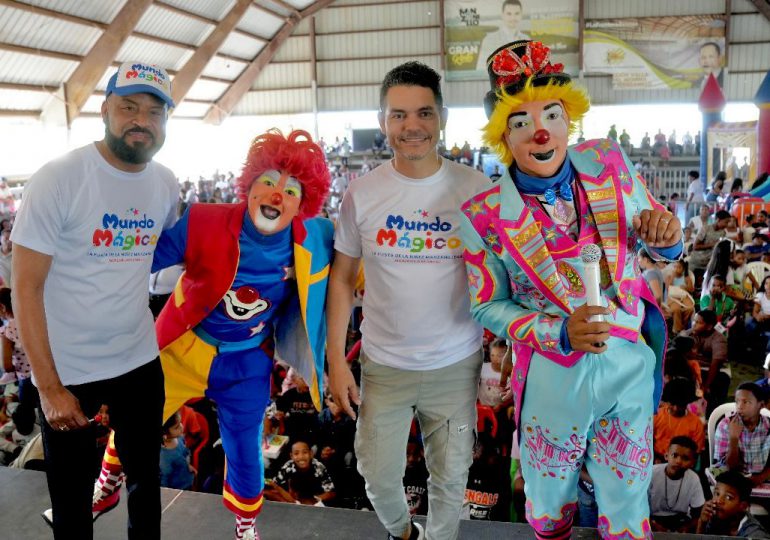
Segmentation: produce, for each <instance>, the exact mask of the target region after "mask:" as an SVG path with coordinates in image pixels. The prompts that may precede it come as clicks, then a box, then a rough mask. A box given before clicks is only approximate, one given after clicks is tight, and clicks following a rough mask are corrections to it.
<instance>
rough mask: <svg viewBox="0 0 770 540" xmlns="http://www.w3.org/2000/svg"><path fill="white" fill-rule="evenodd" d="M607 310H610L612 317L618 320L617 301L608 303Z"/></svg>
mask: <svg viewBox="0 0 770 540" xmlns="http://www.w3.org/2000/svg"><path fill="white" fill-rule="evenodd" d="M607 309H609V310H610V314H611V315H612V318H613V319H617V318H618V304H617V303H616V302H615V300H609V301H608V302H607Z"/></svg>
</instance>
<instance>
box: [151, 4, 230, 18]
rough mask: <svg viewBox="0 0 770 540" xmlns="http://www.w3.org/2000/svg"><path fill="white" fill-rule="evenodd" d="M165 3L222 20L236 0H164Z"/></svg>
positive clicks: (202, 15)
mask: <svg viewBox="0 0 770 540" xmlns="http://www.w3.org/2000/svg"><path fill="white" fill-rule="evenodd" d="M163 3H165V4H169V5H171V6H174V7H177V8H179V9H183V10H185V11H189V12H191V13H195V14H196V15H200V16H201V17H206V18H208V19H213V20H215V21H221V20H222V19H224V17H225V15H227V13H228V12H229V11H230V10H231V9H232V8H233V6H234V5H235V0H216V1H212V0H163Z"/></svg>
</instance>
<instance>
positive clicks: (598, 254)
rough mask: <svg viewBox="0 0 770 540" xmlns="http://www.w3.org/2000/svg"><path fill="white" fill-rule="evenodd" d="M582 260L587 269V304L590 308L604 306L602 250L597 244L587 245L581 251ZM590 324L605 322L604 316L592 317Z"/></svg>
mask: <svg viewBox="0 0 770 540" xmlns="http://www.w3.org/2000/svg"><path fill="white" fill-rule="evenodd" d="M580 258H581V259H582V261H583V267H584V269H585V288H586V303H587V304H588V305H589V306H599V307H601V306H602V290H601V286H600V285H599V283H600V282H601V271H600V270H599V261H600V260H601V258H602V250H601V248H600V247H599V246H597V245H596V244H587V245H585V246H583V247H582V248H581V249H580ZM588 320H589V321H590V322H604V317H603V316H602V315H592V316H591V317H590V318H589V319H588Z"/></svg>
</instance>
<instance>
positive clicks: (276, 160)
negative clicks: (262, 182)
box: [235, 128, 331, 219]
mask: <svg viewBox="0 0 770 540" xmlns="http://www.w3.org/2000/svg"><path fill="white" fill-rule="evenodd" d="M271 169H274V170H276V171H287V172H288V173H289V174H290V175H291V176H293V177H294V178H296V179H297V180H299V182H300V184H302V202H301V203H300V205H299V213H298V214H297V217H299V218H300V219H306V218H310V217H314V216H316V215H318V213H319V212H320V211H321V208H322V207H323V204H324V202H325V201H326V197H327V195H328V194H329V186H330V184H331V176H330V175H329V168H328V167H327V166H326V157H325V156H324V153H323V150H321V147H319V146H318V145H317V144H316V143H314V142H313V140H312V139H311V137H310V134H309V133H308V132H307V131H302V130H300V129H297V130H294V131H292V132H291V133H289V136H288V137H284V136H283V133H281V132H280V131H279V130H278V129H275V128H273V129H270V130H268V131H267V133H263V134H262V135H257V137H256V138H255V139H254V140H253V141H252V142H251V148H249V153H248V154H247V156H246V163H244V164H243V171H242V172H241V176H240V177H239V178H238V180H236V188H235V189H236V194H237V195H238V198H239V199H240V200H242V201H245V200H246V199H247V198H248V195H249V189H251V185H252V184H253V183H254V181H255V180H256V179H257V178H259V177H260V175H261V174H262V173H264V172H265V171H269V170H271Z"/></svg>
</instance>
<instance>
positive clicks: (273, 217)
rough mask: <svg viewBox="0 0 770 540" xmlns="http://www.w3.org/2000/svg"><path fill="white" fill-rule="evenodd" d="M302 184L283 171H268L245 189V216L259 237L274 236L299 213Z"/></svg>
mask: <svg viewBox="0 0 770 540" xmlns="http://www.w3.org/2000/svg"><path fill="white" fill-rule="evenodd" d="M300 202H302V184H300V183H299V180H297V179H296V178H294V177H292V176H289V173H288V172H286V171H276V170H272V169H271V170H269V171H265V172H263V173H262V174H261V175H260V176H259V178H257V179H256V180H254V183H253V184H251V188H250V189H249V215H250V216H251V219H252V221H253V222H254V226H256V228H257V230H258V231H259V232H261V233H262V234H275V233H277V232H279V231H282V230H284V229H285V228H286V227H288V226H289V225H290V224H291V220H292V219H294V218H295V217H296V215H297V214H298V213H299V205H300Z"/></svg>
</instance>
